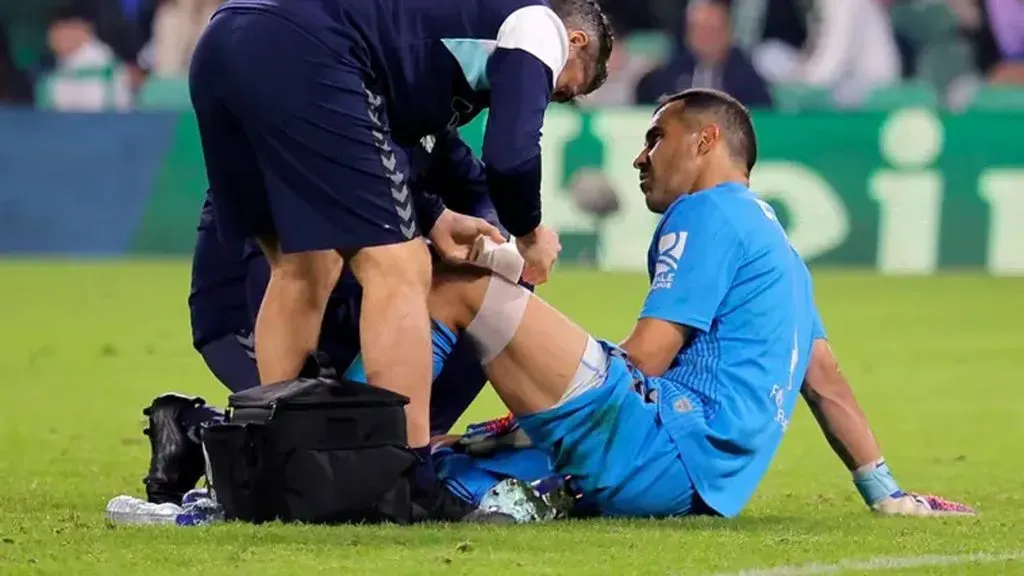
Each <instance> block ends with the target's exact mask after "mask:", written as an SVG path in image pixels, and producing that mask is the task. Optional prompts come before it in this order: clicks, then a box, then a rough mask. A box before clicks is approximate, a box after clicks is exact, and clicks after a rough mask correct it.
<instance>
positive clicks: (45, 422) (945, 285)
mask: <svg viewBox="0 0 1024 576" xmlns="http://www.w3.org/2000/svg"><path fill="white" fill-rule="evenodd" d="M0 279H2V282H0V378H2V383H0V574H3V575H7V574H21V573H54V574H103V575H111V574H188V573H194V572H196V573H205V574H217V575H220V574H245V575H251V574H313V573H324V574H417V575H420V574H435V573H436V574H464V573H480V574H486V573H495V574H497V573H499V572H498V571H503V570H507V571H510V572H512V573H520V574H560V575H565V574H645V575H647V574H695V575H696V574H737V573H739V572H740V571H742V570H751V571H752V572H748V573H749V574H754V575H760V574H775V575H778V576H785V575H789V574H861V573H867V572H875V571H878V572H882V573H886V574H1024V556H1022V554H1024V500H1022V493H1024V463H1022V460H1021V450H1022V441H1024V386H1022V382H1024V381H1022V378H1021V374H1022V364H1024V336H1022V334H1024V332H1022V330H1021V326H1022V325H1024V280H1020V279H993V278H987V277H982V276H970V275H949V276H938V277H930V278H903V279H896V278H881V277H878V276H875V275H873V274H870V273H866V272H865V273H854V272H835V271H819V272H817V273H816V289H817V294H818V301H819V305H820V308H821V312H822V315H823V317H824V319H825V324H826V328H827V329H828V330H829V333H830V336H831V339H832V342H833V346H834V348H835V350H836V352H837V354H838V355H839V357H840V360H841V361H842V363H843V366H844V369H845V372H846V374H847V376H848V377H849V378H850V379H851V381H852V383H853V385H854V387H855V389H856V391H857V394H858V396H859V397H860V400H861V402H862V404H863V405H864V407H865V409H866V411H867V412H868V415H869V418H870V420H871V422H872V424H873V426H874V430H875V432H876V434H877V436H878V438H879V439H880V441H881V442H882V444H883V447H884V452H885V454H886V456H887V458H888V459H889V462H890V464H891V465H892V467H893V469H894V471H895V473H896V475H897V478H898V479H899V480H900V482H901V483H902V484H903V486H904V487H905V488H906V489H913V490H921V491H934V492H936V493H939V494H941V495H944V496H947V497H949V498H953V499H960V500H963V501H966V502H968V503H969V504H972V505H974V506H977V507H978V509H979V510H980V511H981V516H979V517H977V518H971V519H939V520H934V519H931V520H915V519H882V518H876V517H874V516H872V515H871V514H869V513H868V512H867V511H866V510H865V508H864V506H863V505H862V504H861V502H860V501H859V498H858V496H857V494H856V492H855V491H854V489H853V487H852V484H851V482H850V479H849V476H848V474H847V472H846V471H845V470H844V468H843V467H842V465H841V464H840V463H839V461H838V460H837V459H836V458H835V457H834V456H833V455H832V454H831V452H830V451H829V449H828V447H827V445H826V443H825V441H824V439H823V438H822V436H821V434H820V433H819V432H818V430H817V428H816V427H815V424H814V422H813V420H812V418H811V417H810V414H809V413H808V411H807V410H806V408H804V407H803V406H801V407H800V408H799V409H798V412H797V414H796V416H795V418H794V423H793V425H792V426H791V428H790V430H789V432H788V434H787V437H786V439H785V441H784V442H783V445H782V449H781V451H780V452H779V454H778V456H777V457H776V459H775V461H774V463H773V465H772V468H771V471H770V473H769V474H768V476H767V478H766V479H765V480H764V482H763V483H762V485H761V487H760V489H759V491H758V493H757V495H756V496H755V498H754V500H753V501H752V502H751V503H750V505H749V506H748V508H747V509H746V510H745V511H744V513H743V515H742V516H741V517H740V518H739V519H736V520H732V521H725V520H717V519H716V520H711V519H697V520H668V521H588V522H569V523H554V524H550V525H543V526H517V527H516V526H514V527H476V526H434V527H414V528H397V527H333V528H326V527H295V526H279V525H275V526H265V527H258V528H257V527H253V526H243V525H238V526H233V525H226V526H225V525H221V526H213V527H205V528H177V527H160V528H152V527H142V528H125V527H117V528H114V527H108V526H107V525H106V524H105V522H104V521H103V515H102V512H103V507H104V505H105V503H106V501H107V500H108V499H109V498H110V497H112V496H114V495H116V494H120V493H132V494H140V493H141V488H142V485H141V478H142V476H143V475H144V473H145V467H146V458H147V454H148V449H147V445H146V444H145V442H144V437H143V436H142V434H141V429H142V418H141V414H140V410H141V408H142V407H143V406H144V405H145V404H146V403H147V402H148V401H149V400H150V399H151V398H152V397H153V396H154V395H156V394H158V393H161V392H165V391H181V392H189V393H199V394H202V395H204V396H205V397H206V398H207V399H208V400H209V401H210V402H211V403H216V402H218V401H221V400H223V398H224V393H223V391H221V390H220V389H219V387H218V385H217V384H216V383H215V382H214V380H213V378H212V377H211V376H210V375H209V374H208V373H207V372H206V371H205V368H204V365H203V363H202V361H201V360H200V358H199V356H198V355H197V354H196V353H195V352H193V351H192V349H191V347H190V342H189V330H188V310H187V306H186V300H185V297H186V294H187V292H188V264H187V262H184V261H166V262H115V263H66V262H56V261H50V262H35V261H5V262H0ZM644 290H645V278H644V277H643V276H642V275H628V274H601V273H596V272H587V271H579V270H571V269H563V270H560V271H558V275H557V276H556V279H555V280H554V281H553V282H552V283H551V284H550V285H548V286H545V287H544V288H543V289H542V290H541V294H542V295H544V296H545V297H547V298H548V299H549V300H550V301H551V302H552V303H553V304H554V305H556V306H557V307H559V308H560V309H561V310H563V311H564V312H565V313H567V314H568V315H569V316H570V317H572V318H575V319H576V320H577V321H579V322H580V323H581V324H582V325H583V326H584V327H586V328H588V329H590V330H592V331H593V332H594V333H595V334H597V335H599V336H603V337H607V338H612V339H616V338H621V337H624V336H625V335H626V332H627V331H628V330H629V328H630V327H631V325H632V322H633V318H634V316H635V314H636V312H637V311H638V309H639V307H640V302H641V299H642V297H643V294H644ZM500 413H501V409H500V406H499V405H498V403H497V401H496V400H495V398H494V396H493V395H492V394H490V393H486V394H484V396H483V397H481V398H480V399H479V400H478V402H477V403H476V404H475V405H474V407H473V409H472V410H471V413H470V414H469V415H468V417H469V418H470V419H480V418H487V417H491V416H495V415H498V414H500ZM965 554H977V555H976V556H973V557H970V558H968V557H965V556H963V555H965ZM894 557H896V558H897V559H893V558H894ZM807 565H812V566H810V567H807ZM780 566H782V567H786V566H788V567H790V568H783V569H780V570H777V571H775V572H765V571H764V570H766V569H768V568H771V567H780ZM794 566H804V568H803V569H802V570H798V569H796V568H793V567H794Z"/></svg>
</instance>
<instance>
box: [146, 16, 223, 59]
mask: <svg viewBox="0 0 1024 576" xmlns="http://www.w3.org/2000/svg"><path fill="white" fill-rule="evenodd" d="M221 3H222V0H161V2H160V5H159V7H158V8H157V11H156V15H155V16H154V20H153V46H152V49H153V53H152V59H153V61H152V72H153V73H154V74H156V75H157V76H185V75H186V74H187V73H188V65H189V62H190V61H191V60H192V52H193V50H195V47H196V43H197V42H199V36H200V34H202V32H203V30H204V29H206V25H207V23H209V21H210V18H211V17H212V16H213V13H214V11H216V10H217V7H218V6H220V5H221Z"/></svg>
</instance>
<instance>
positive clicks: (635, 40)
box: [622, 30, 673, 63]
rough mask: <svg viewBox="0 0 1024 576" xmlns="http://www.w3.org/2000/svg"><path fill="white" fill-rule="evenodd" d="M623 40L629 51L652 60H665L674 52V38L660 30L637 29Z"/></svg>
mask: <svg viewBox="0 0 1024 576" xmlns="http://www.w3.org/2000/svg"><path fill="white" fill-rule="evenodd" d="M622 42H623V43H624V45H625V47H626V51H627V52H629V53H630V54H633V55H636V56H641V57H643V58H647V59H650V60H651V61H652V62H659V63H660V62H664V61H665V60H667V59H668V58H669V56H671V54H672V44H673V40H672V38H671V37H670V36H669V35H668V34H665V33H664V32H661V31H658V30H637V31H635V32H633V33H631V34H630V35H629V36H626V37H625V38H624V39H623V40H622Z"/></svg>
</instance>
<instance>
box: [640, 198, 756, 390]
mask: <svg viewBox="0 0 1024 576" xmlns="http://www.w3.org/2000/svg"><path fill="white" fill-rule="evenodd" d="M657 235H658V237H657V238H656V239H655V240H654V243H653V244H652V246H651V254H650V257H651V260H652V262H649V266H650V267H651V270H650V275H651V288H650V291H649V292H648V293H647V299H646V300H645V301H644V306H643V309H642V310H641V312H640V319H639V320H638V321H637V324H636V326H635V327H634V328H633V332H632V333H631V334H630V335H629V337H628V338H626V339H625V340H624V341H623V342H622V344H621V347H622V349H623V350H625V352H626V354H627V355H628V356H629V357H630V359H631V360H632V362H633V363H634V364H636V366H637V367H638V368H639V369H640V370H641V371H642V372H643V373H644V374H647V375H648V376H660V375H661V374H663V373H664V372H665V371H666V370H667V369H668V368H669V366H670V365H671V364H672V361H673V359H674V358H675V357H676V355H678V354H679V351H680V350H681V349H682V347H683V346H684V345H685V344H686V343H687V342H688V341H689V338H690V336H691V334H692V332H693V331H695V330H699V331H704V332H706V331H708V330H710V329H711V322H712V320H713V319H714V317H715V312H716V311H717V310H718V307H719V305H721V303H722V300H723V299H724V298H725V294H726V292H727V291H728V289H729V286H730V285H731V284H732V280H733V277H734V276H735V275H736V270H737V268H738V267H739V263H740V262H741V259H742V255H743V243H742V240H741V239H740V237H739V235H738V233H737V232H736V230H735V228H734V227H733V226H732V224H731V223H730V222H729V221H728V220H726V218H725V216H724V215H723V214H722V213H721V211H720V210H719V208H718V207H717V206H716V205H715V204H714V203H713V201H711V200H710V199H708V198H700V197H694V198H690V199H687V200H686V201H685V202H683V203H680V204H679V205H677V206H675V207H673V208H672V209H671V211H670V213H668V214H667V215H666V216H665V221H664V223H663V225H662V226H660V227H659V230H658V232H657Z"/></svg>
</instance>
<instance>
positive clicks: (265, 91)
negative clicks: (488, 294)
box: [189, 9, 419, 253]
mask: <svg viewBox="0 0 1024 576" xmlns="http://www.w3.org/2000/svg"><path fill="white" fill-rule="evenodd" d="M358 53H359V50H358V46H355V45H354V46H353V48H352V50H341V51H339V50H331V49H328V48H326V47H325V45H324V44H322V43H321V42H320V41H319V40H317V39H316V38H314V37H311V36H310V35H308V34H307V33H306V32H304V31H302V30H301V29H299V28H298V27H296V26H295V25H293V24H292V23H291V22H289V21H287V20H284V19H283V18H281V17H279V16H276V15H274V14H269V13H266V12H257V11H246V10H242V9H234V10H224V11H221V12H220V13H218V14H217V15H216V16H215V17H214V18H213V20H212V21H211V22H210V25H209V26H208V27H207V29H206V31H205V32H204V34H203V36H202V38H201V39H200V41H199V44H198V46H197V47H196V51H195V54H194V56H193V59H192V65H191V69H190V72H189V85H190V91H191V95H192V105H193V107H194V108H195V112H196V118H197V120H198V123H199V133H200V137H201V140H202V146H203V156H204V158H205V160H206V171H207V176H208V178H209V181H210V191H211V197H212V200H213V205H214V209H215V211H216V215H217V222H218V224H219V226H220V229H221V237H222V238H224V239H235V238H251V237H254V236H276V237H277V238H278V240H279V241H280V243H281V248H282V250H283V251H284V252H286V253H294V252H307V251H311V250H329V249H336V250H339V251H342V252H344V251H351V250H357V249H359V248H363V247H367V246H378V245H383V244H394V243H399V242H404V241H407V240H410V239H412V238H415V237H417V236H418V235H419V230H418V229H417V227H416V219H415V211H414V209H413V205H412V197H411V194H410V192H409V187H408V186H407V176H408V159H407V158H406V157H405V154H404V152H402V151H401V150H400V149H399V147H398V146H396V145H395V144H394V142H393V141H392V139H391V133H390V130H389V126H388V121H387V114H386V107H387V106H386V102H385V101H384V98H383V96H382V95H381V94H380V93H379V92H378V91H376V89H375V88H374V87H373V84H372V81H371V78H372V77H373V74H372V71H371V70H370V69H369V66H368V65H366V64H364V63H361V62H359V58H358Z"/></svg>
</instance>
